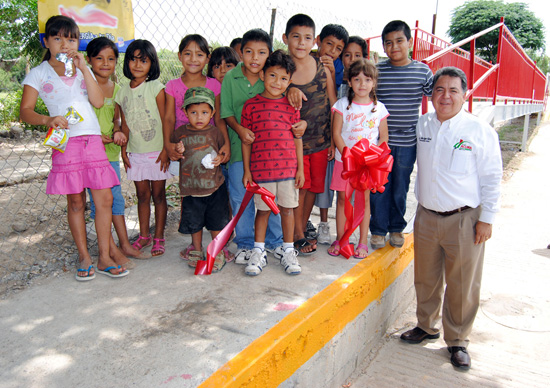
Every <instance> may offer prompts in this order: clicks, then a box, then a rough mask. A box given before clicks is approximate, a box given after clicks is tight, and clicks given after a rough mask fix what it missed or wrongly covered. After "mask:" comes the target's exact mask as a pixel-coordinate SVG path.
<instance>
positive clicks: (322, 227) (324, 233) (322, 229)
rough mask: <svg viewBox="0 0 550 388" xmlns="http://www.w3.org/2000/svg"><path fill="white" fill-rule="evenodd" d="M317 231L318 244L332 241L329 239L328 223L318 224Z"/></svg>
mask: <svg viewBox="0 0 550 388" xmlns="http://www.w3.org/2000/svg"><path fill="white" fill-rule="evenodd" d="M317 231H318V232H319V237H317V242H318V243H319V244H330V243H331V240H332V239H331V238H330V225H329V224H328V222H320V223H319V226H318V227H317Z"/></svg>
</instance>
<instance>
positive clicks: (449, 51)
mask: <svg viewBox="0 0 550 388" xmlns="http://www.w3.org/2000/svg"><path fill="white" fill-rule="evenodd" d="M497 28H498V29H499V43H498V54H497V63H496V64H492V63H490V62H487V61H485V60H483V59H481V58H480V57H477V56H476V55H475V47H476V39H477V38H479V37H480V36H482V35H485V34H487V33H488V32H490V31H493V30H495V29H497ZM373 39H380V36H376V37H371V38H367V39H366V41H367V46H368V49H369V53H370V48H371V41H372V40H373ZM467 43H470V50H469V51H466V50H463V49H462V48H461V46H464V45H465V44H467ZM412 58H413V59H415V60H417V61H422V62H424V63H426V64H427V65H428V66H429V67H430V68H431V69H432V71H433V72H434V73H435V72H436V71H437V70H439V69H441V68H442V67H446V66H455V67H458V68H459V69H462V70H463V71H464V72H465V73H466V75H467V77H468V92H467V94H466V98H467V99H468V101H469V103H468V110H469V111H470V112H471V111H472V105H473V101H474V99H478V100H492V103H493V105H495V104H496V103H497V101H504V103H505V104H506V103H508V102H512V103H514V104H516V103H523V104H525V103H529V104H545V101H546V93H545V92H546V76H545V75H544V74H543V73H542V71H541V70H540V69H539V68H537V64H536V62H534V61H533V60H532V59H531V58H529V56H528V55H527V54H526V53H525V51H524V50H523V48H522V47H521V45H520V44H519V43H518V41H517V40H516V38H515V37H514V35H513V34H512V33H511V32H510V30H509V29H508V27H506V25H505V24H504V18H501V22H500V23H498V24H496V25H494V26H492V27H490V28H487V29H486V30H483V31H481V32H479V33H477V34H475V35H472V36H471V37H469V38H466V39H464V40H462V41H460V42H458V43H455V44H451V43H449V42H446V41H444V40H443V39H441V38H438V37H437V36H435V35H432V34H430V33H429V32H426V31H424V30H421V29H420V28H419V27H418V22H416V27H415V28H414V44H413V52H412ZM422 108H423V109H422V111H423V112H426V111H427V100H425V101H424V102H423V105H422Z"/></svg>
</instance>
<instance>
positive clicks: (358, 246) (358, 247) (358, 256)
mask: <svg viewBox="0 0 550 388" xmlns="http://www.w3.org/2000/svg"><path fill="white" fill-rule="evenodd" d="M359 249H364V250H365V251H367V254H366V255H365V256H361V255H358V254H357V252H359ZM368 255H369V247H368V246H367V245H365V244H357V248H356V249H355V253H354V254H353V258H354V259H359V260H361V259H364V258H365V257H367V256H368Z"/></svg>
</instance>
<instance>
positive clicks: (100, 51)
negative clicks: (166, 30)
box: [86, 37, 151, 268]
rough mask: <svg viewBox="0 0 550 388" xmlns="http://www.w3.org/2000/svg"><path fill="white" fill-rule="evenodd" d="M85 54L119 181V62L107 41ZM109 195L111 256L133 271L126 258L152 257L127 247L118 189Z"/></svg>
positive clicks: (121, 136) (97, 41) (96, 42)
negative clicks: (115, 77)
mask: <svg viewBox="0 0 550 388" xmlns="http://www.w3.org/2000/svg"><path fill="white" fill-rule="evenodd" d="M86 53H87V60H88V63H89V64H90V65H91V67H92V72H93V73H94V75H95V78H96V80H97V82H98V84H99V86H100V88H101V90H102V91H103V95H104V96H105V100H104V104H103V106H102V107H101V108H99V109H97V108H94V110H95V113H96V115H97V119H98V121H99V125H100V127H101V139H102V140H103V144H104V145H105V152H106V153H107V158H108V159H109V162H110V163H111V166H113V169H114V170H115V172H116V174H117V175H118V179H119V180H120V162H119V161H120V146H121V145H124V144H126V141H127V139H126V136H125V135H124V134H123V133H122V131H121V130H120V112H119V110H118V109H117V105H116V104H115V102H114V99H115V95H116V93H117V92H118V90H119V89H120V86H118V85H117V84H115V83H114V82H113V81H112V80H111V76H112V75H113V73H114V72H115V66H116V63H117V59H118V49H117V47H116V45H115V44H114V43H113V42H112V41H111V40H110V39H108V38H106V37H99V38H96V39H94V40H92V41H91V42H90V43H89V44H88V47H87V48H86ZM111 191H112V193H113V225H114V227H115V231H116V233H117V236H118V242H119V244H120V250H119V249H118V248H117V246H116V244H115V241H114V240H113V238H112V237H111V248H110V252H111V256H112V258H113V260H114V261H115V262H116V263H117V264H119V265H122V266H123V267H124V268H133V267H134V266H135V264H134V263H133V262H132V261H131V260H129V259H128V258H127V257H128V256H129V257H134V258H136V259H148V258H150V257H151V254H149V253H145V252H141V251H139V250H138V249H136V248H134V247H133V246H132V244H130V241H129V240H128V232H127V231H126V222H125V221H124V210H125V207H126V206H125V200H124V197H123V196H122V190H121V187H120V185H118V186H114V187H113V188H112V189H111ZM90 198H91V196H90ZM91 207H92V213H91V217H92V218H95V205H94V201H93V199H91ZM121 251H122V252H121Z"/></svg>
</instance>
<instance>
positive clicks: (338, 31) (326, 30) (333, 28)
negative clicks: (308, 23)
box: [319, 24, 349, 46]
mask: <svg viewBox="0 0 550 388" xmlns="http://www.w3.org/2000/svg"><path fill="white" fill-rule="evenodd" d="M328 36H334V37H335V38H336V39H340V40H341V41H343V42H344V46H345V45H347V44H348V40H349V34H348V31H347V30H346V29H345V28H344V26H341V25H339V24H327V25H326V26H324V27H323V29H322V30H321V33H320V34H319V37H320V38H321V42H322V41H323V40H324V39H325V38H326V37H328Z"/></svg>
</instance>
